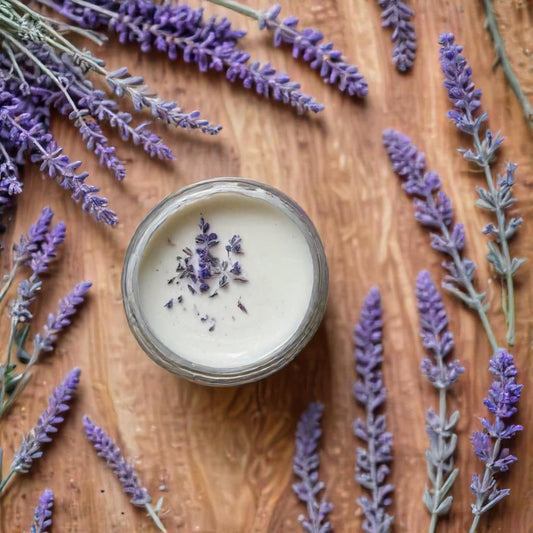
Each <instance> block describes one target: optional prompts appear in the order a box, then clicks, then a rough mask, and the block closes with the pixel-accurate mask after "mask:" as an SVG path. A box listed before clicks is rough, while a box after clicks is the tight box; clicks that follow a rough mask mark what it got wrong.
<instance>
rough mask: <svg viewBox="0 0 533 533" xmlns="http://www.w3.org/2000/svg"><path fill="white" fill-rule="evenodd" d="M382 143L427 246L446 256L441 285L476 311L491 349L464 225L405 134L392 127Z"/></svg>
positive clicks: (485, 306) (494, 346) (489, 330)
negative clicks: (467, 255) (427, 233)
mask: <svg viewBox="0 0 533 533" xmlns="http://www.w3.org/2000/svg"><path fill="white" fill-rule="evenodd" d="M383 144H384V146H385V149H386V150H387V153H388V154H389V158H390V161H391V163H392V167H393V169H394V171H395V172H396V173H397V174H398V175H399V176H400V178H402V180H403V181H404V184H403V188H404V189H405V192H406V193H407V194H408V195H409V196H412V197H413V198H414V199H413V204H414V208H415V218H416V219H417V220H418V221H419V222H420V224H422V226H425V227H426V228H429V230H430V231H431V232H432V233H431V234H430V235H431V247H432V248H433V249H434V250H437V251H438V252H441V253H443V254H445V255H446V256H448V258H449V261H445V262H443V263H442V266H443V268H444V270H445V271H446V272H447V275H446V277H445V280H444V283H443V284H442V286H443V288H444V289H446V290H447V291H449V292H451V293H452V294H453V295H454V296H456V297H457V298H459V299H460V300H461V301H462V302H464V303H465V304H466V305H467V306H468V307H470V308H471V309H474V310H475V311H476V312H477V314H478V315H479V318H480V320H481V323H482V324H483V327H484V328H485V332H486V333H487V337H488V339H489V343H490V345H491V348H492V350H493V352H495V351H496V350H497V349H498V343H497V341H496V337H495V336H494V333H493V331H492V327H491V325H490V323H489V320H488V317H487V309H488V303H487V301H486V294H485V293H484V292H478V291H477V290H476V288H475V286H474V274H475V272H476V264H475V263H474V261H472V260H470V259H467V258H465V257H463V250H464V247H465V241H466V236H465V231H464V227H463V225H462V224H454V223H453V209H452V203H451V200H450V198H449V197H448V196H447V195H446V193H445V192H444V191H442V190H441V181H440V177H439V176H438V174H436V173H435V172H426V156H425V155H424V153H423V152H420V151H419V150H418V148H416V146H414V145H413V144H412V142H411V139H409V137H407V135H404V134H403V133H401V132H399V131H395V130H392V129H388V130H385V131H384V132H383Z"/></svg>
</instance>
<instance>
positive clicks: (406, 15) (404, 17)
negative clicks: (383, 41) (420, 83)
mask: <svg viewBox="0 0 533 533" xmlns="http://www.w3.org/2000/svg"><path fill="white" fill-rule="evenodd" d="M378 5H379V7H381V9H382V10H383V13H382V14H381V18H382V19H383V22H382V23H381V25H382V26H383V27H384V28H392V41H393V42H394V49H393V52H392V61H393V62H394V64H395V65H396V68H397V69H398V70H399V71H400V72H406V71H407V70H409V69H410V68H411V67H412V66H413V63H414V60H415V53H416V34H415V28H414V26H413V23H412V22H411V17H412V16H413V14H414V12H413V10H412V9H411V8H410V7H409V6H408V5H407V3H406V2H403V1H402V0H378Z"/></svg>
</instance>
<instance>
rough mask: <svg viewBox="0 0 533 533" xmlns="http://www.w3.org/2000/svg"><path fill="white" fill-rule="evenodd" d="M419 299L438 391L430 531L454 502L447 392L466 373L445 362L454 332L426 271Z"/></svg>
mask: <svg viewBox="0 0 533 533" xmlns="http://www.w3.org/2000/svg"><path fill="white" fill-rule="evenodd" d="M416 298H417V301H418V312H419V316H420V334H421V337H422V342H423V345H424V348H425V349H426V350H427V351H428V352H429V353H430V354H431V355H432V357H433V360H434V361H432V360H431V359H430V358H428V357H426V358H425V359H424V360H423V361H422V364H421V369H422V372H423V374H424V375H425V376H426V377H427V378H428V380H429V382H430V383H431V384H432V385H433V386H434V387H435V388H436V389H437V390H438V391H439V410H438V413H437V412H436V411H434V410H433V409H428V411H427V415H426V431H427V434H428V436H429V450H426V462H427V468H428V474H429V479H430V481H431V485H432V486H431V488H429V487H428V486H427V485H426V487H425V490H424V497H423V501H424V504H425V506H426V508H427V510H428V511H429V513H430V514H431V523H430V527H429V531H430V533H433V532H434V531H436V527H437V521H438V520H439V517H441V516H444V515H446V514H447V513H448V512H449V510H450V508H451V506H452V503H453V496H451V495H448V493H449V492H450V490H451V489H452V486H453V483H454V481H455V478H456V477H457V475H458V474H459V469H458V468H455V469H453V462H454V453H455V447H456V442H457V435H456V434H455V433H454V431H453V430H454V428H455V425H456V424H457V422H458V420H459V412H458V411H455V412H453V413H452V414H451V415H450V416H449V417H448V414H447V408H446V392H447V390H448V388H450V387H451V386H452V385H453V384H454V383H455V382H456V381H457V379H458V378H459V376H460V375H461V374H462V373H463V372H464V368H463V367H462V366H461V365H460V364H459V362H458V361H457V360H453V361H450V362H448V363H446V362H445V359H446V358H447V357H448V356H449V355H450V354H451V352H452V350H453V346H454V343H453V335H452V333H451V332H449V331H448V329H447V328H448V317H447V315H446V309H445V308H444V304H443V303H442V298H441V295H440V293H439V292H438V291H437V288H436V287H435V284H434V283H433V280H432V279H431V275H430V274H429V272H428V271H427V270H423V271H422V272H420V274H419V275H418V279H417V282H416Z"/></svg>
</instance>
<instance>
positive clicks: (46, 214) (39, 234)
mask: <svg viewBox="0 0 533 533" xmlns="http://www.w3.org/2000/svg"><path fill="white" fill-rule="evenodd" d="M53 216H54V212H53V211H52V210H51V209H50V207H43V210H42V212H41V214H40V216H39V218H38V219H37V221H36V222H35V223H34V224H32V225H31V226H30V229H29V230H28V233H27V234H26V235H21V237H20V240H19V242H18V243H16V244H15V245H14V246H13V262H14V263H15V264H16V263H25V262H27V261H28V260H29V259H30V257H31V256H32V255H33V254H34V253H35V252H37V250H39V248H40V247H41V244H42V243H43V241H44V238H45V236H46V234H47V232H48V228H49V227H50V223H51V222H52V217H53Z"/></svg>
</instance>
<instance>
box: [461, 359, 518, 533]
mask: <svg viewBox="0 0 533 533" xmlns="http://www.w3.org/2000/svg"><path fill="white" fill-rule="evenodd" d="M489 370H490V373H491V374H492V375H493V376H494V381H493V383H492V385H491V387H490V389H489V392H488V395H487V398H485V399H484V400H483V403H484V404H485V406H486V407H487V409H488V410H489V411H490V412H491V413H492V414H493V421H491V420H489V419H487V418H482V419H481V424H482V426H483V430H482V431H475V432H474V433H473V434H472V445H473V446H474V450H475V452H476V455H477V456H478V457H479V458H480V459H481V460H482V461H483V462H484V463H485V471H484V472H483V476H482V477H481V478H480V476H478V475H477V474H474V475H473V476H472V485H471V487H470V488H471V490H472V494H473V495H474V496H475V502H474V503H473V504H472V513H473V514H474V519H473V521H472V525H471V527H470V533H474V532H475V531H476V529H477V526H478V524H479V521H480V519H481V516H482V515H483V514H485V513H486V512H487V511H488V510H489V509H492V507H494V506H495V505H496V504H497V503H498V502H499V501H500V500H502V499H503V498H505V497H506V496H508V495H509V494H510V492H511V490H510V489H500V488H498V486H497V482H496V474H498V473H501V472H507V471H508V470H509V467H510V465H512V464H513V463H514V462H516V460H517V458H516V457H515V456H514V455H512V454H511V453H510V451H509V448H506V447H503V446H504V441H506V440H508V439H512V438H513V437H515V436H516V434H517V433H518V432H520V431H522V429H523V428H522V426H521V425H518V424H511V423H509V421H508V419H509V418H510V417H512V416H513V415H514V414H515V413H516V411H517V403H518V400H519V399H520V395H521V393H522V387H523V386H522V385H519V384H517V383H516V375H517V374H518V372H517V369H516V366H515V364H514V360H513V356H512V355H511V354H509V353H507V352H506V351H505V350H499V351H498V352H497V353H496V354H494V356H493V358H492V359H491V361H490V366H489Z"/></svg>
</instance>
